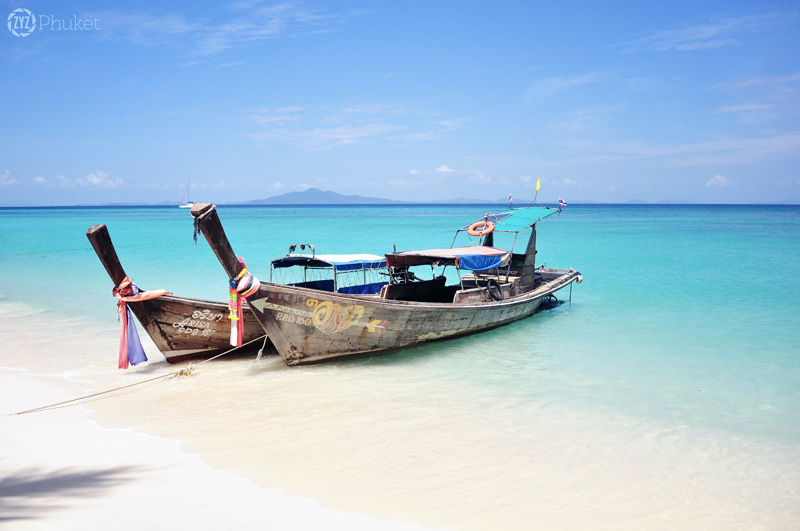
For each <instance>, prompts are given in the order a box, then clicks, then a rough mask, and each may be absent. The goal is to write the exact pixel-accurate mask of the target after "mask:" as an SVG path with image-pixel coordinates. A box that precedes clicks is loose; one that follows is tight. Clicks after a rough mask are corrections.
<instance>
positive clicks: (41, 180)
mask: <svg viewBox="0 0 800 531" xmlns="http://www.w3.org/2000/svg"><path fill="white" fill-rule="evenodd" d="M33 182H35V183H36V184H50V181H48V180H47V179H45V178H44V177H34V178H33Z"/></svg>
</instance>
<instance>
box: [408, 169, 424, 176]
mask: <svg viewBox="0 0 800 531" xmlns="http://www.w3.org/2000/svg"><path fill="white" fill-rule="evenodd" d="M422 173H423V172H421V171H419V170H409V171H408V174H409V175H422Z"/></svg>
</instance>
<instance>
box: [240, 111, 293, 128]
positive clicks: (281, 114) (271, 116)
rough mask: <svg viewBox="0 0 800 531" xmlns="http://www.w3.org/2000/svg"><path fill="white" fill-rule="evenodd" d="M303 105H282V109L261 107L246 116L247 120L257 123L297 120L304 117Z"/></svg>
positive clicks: (279, 122) (281, 122)
mask: <svg viewBox="0 0 800 531" xmlns="http://www.w3.org/2000/svg"><path fill="white" fill-rule="evenodd" d="M303 111H304V109H303V108H302V107H282V108H280V109H259V110H258V111H255V112H254V113H253V114H248V115H246V116H245V117H244V119H245V120H248V121H251V122H253V123H255V124H257V125H262V126H265V125H270V124H274V123H278V124H283V123H287V122H295V121H297V120H299V119H300V118H302V114H301V113H302V112H303Z"/></svg>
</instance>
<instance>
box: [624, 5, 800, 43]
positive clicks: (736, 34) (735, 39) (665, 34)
mask: <svg viewBox="0 0 800 531" xmlns="http://www.w3.org/2000/svg"><path fill="white" fill-rule="evenodd" d="M794 19H796V16H794V15H793V14H791V13H766V14H762V15H747V16H742V17H729V18H720V19H713V20H711V21H709V22H707V23H704V24H695V25H693V26H687V27H684V28H679V29H670V30H661V31H657V32H655V33H653V34H651V35H648V36H646V37H642V38H640V39H635V40H633V41H629V42H623V43H620V44H619V45H618V46H620V47H622V48H623V50H624V51H627V52H632V51H639V50H645V51H657V52H666V51H670V50H677V51H691V50H709V49H714V48H724V47H730V46H738V45H739V44H741V37H742V36H744V35H748V34H752V33H757V32H762V31H769V30H772V29H774V28H776V27H777V26H778V25H780V24H787V23H791V21H793V20H794Z"/></svg>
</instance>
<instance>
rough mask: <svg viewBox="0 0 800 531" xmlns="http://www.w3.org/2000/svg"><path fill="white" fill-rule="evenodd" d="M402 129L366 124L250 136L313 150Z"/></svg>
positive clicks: (276, 131) (284, 130) (272, 130)
mask: <svg viewBox="0 0 800 531" xmlns="http://www.w3.org/2000/svg"><path fill="white" fill-rule="evenodd" d="M401 129H403V127H400V126H394V125H389V124H381V123H366V124H361V125H355V126H341V127H330V128H322V127H318V128H316V129H270V130H268V131H262V132H260V133H254V134H252V135H248V136H249V137H250V138H252V139H253V140H256V141H258V142H266V141H267V140H275V141H279V142H289V143H292V144H296V145H300V146H304V147H309V148H313V149H328V148H331V147H334V146H343V145H350V144H356V143H360V142H362V141H364V140H367V139H369V138H372V137H378V136H381V135H385V134H386V133H390V132H393V131H397V130H401Z"/></svg>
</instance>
